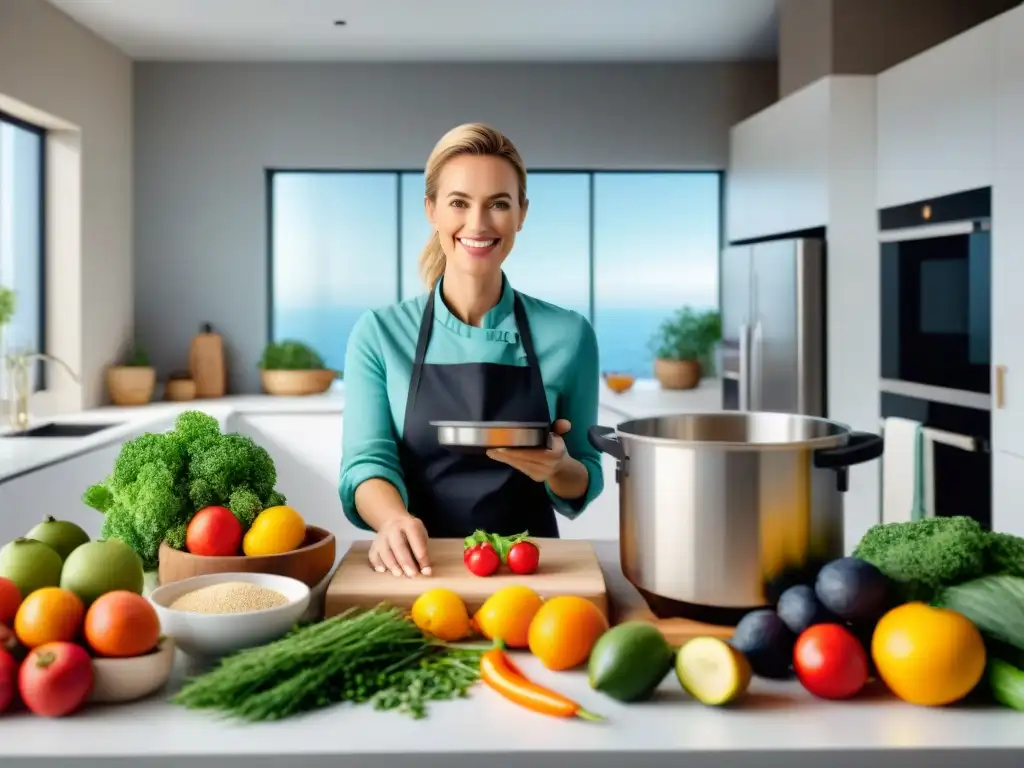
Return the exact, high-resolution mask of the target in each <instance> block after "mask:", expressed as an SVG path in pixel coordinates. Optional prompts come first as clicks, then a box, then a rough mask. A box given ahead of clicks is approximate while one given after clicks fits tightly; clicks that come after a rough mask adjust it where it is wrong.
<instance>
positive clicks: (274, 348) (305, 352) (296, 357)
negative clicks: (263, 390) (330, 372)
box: [259, 341, 325, 371]
mask: <svg viewBox="0 0 1024 768" xmlns="http://www.w3.org/2000/svg"><path fill="white" fill-rule="evenodd" d="M259 367H260V368H261V369H263V370H264V371H319V370H323V369H324V368H325V366H324V359H323V358H322V357H321V356H320V354H319V353H318V352H317V351H316V350H315V349H313V348H312V347H310V346H309V345H308V344H303V343H302V342H301V341H276V342H271V343H270V344H268V345H267V346H266V348H265V349H264V350H263V356H262V357H261V358H260V363H259Z"/></svg>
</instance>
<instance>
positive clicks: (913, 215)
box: [879, 188, 992, 409]
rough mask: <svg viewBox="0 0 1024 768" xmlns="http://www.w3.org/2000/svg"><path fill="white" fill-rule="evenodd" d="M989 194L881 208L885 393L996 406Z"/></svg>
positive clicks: (972, 405) (974, 406)
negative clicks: (993, 395)
mask: <svg viewBox="0 0 1024 768" xmlns="http://www.w3.org/2000/svg"><path fill="white" fill-rule="evenodd" d="M991 210H992V201H991V191H990V190H989V189H987V188H986V189H976V190H971V191H968V192H962V193H958V194H955V195H949V196H946V197H941V198H936V199H933V200H926V201H920V202H917V203H912V204H909V205H901V206H897V207H894V208H887V209H883V210H881V211H880V212H879V240H880V247H881V379H882V383H881V389H882V391H883V392H888V393H891V394H894V395H903V396H906V397H911V398H916V399H920V400H924V401H928V402H936V403H946V404H947V405H952V406H962V407H967V408H972V409H977V408H982V409H987V408H990V407H991V383H990V376H991V374H990V366H991V267H990V260H991V218H990V217H991Z"/></svg>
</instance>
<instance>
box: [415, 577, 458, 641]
mask: <svg viewBox="0 0 1024 768" xmlns="http://www.w3.org/2000/svg"><path fill="white" fill-rule="evenodd" d="M411 613H412V621H413V623H414V624H415V625H416V626H417V627H419V628H420V629H421V630H423V631H424V632H426V633H427V634H430V635H433V636H434V637H436V638H438V639H439V640H444V641H446V642H449V643H451V642H455V641H456V640H462V639H463V638H465V637H468V636H469V634H470V632H471V631H472V629H471V628H470V625H469V612H468V611H467V610H466V604H465V603H464V602H462V598H461V597H459V596H458V595H457V594H455V593H454V592H452V590H450V589H441V588H438V589H428V590H427V591H426V592H424V593H423V594H422V595H420V596H419V597H417V598H416V602H414V603H413V604H412V611H411Z"/></svg>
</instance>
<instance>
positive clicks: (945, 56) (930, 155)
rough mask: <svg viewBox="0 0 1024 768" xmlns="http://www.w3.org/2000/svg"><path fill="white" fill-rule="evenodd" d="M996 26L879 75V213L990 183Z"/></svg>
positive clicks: (995, 21)
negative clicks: (890, 208) (883, 209)
mask: <svg viewBox="0 0 1024 768" xmlns="http://www.w3.org/2000/svg"><path fill="white" fill-rule="evenodd" d="M1001 21H1002V19H1001V17H997V18H995V19H992V20H990V21H988V22H985V23H984V24H980V25H978V26H976V27H973V28H971V29H969V30H967V31H966V32H963V33H962V34H960V35H957V36H956V37H954V38H951V39H949V40H947V41H945V42H943V43H941V44H940V45H937V46H935V47H934V48H930V49H928V50H927V51H924V52H923V53H920V54H918V55H917V56H914V57H912V58H910V59H907V60H906V61H904V62H901V63H900V64H897V65H896V66H894V67H892V68H891V69H888V70H886V71H885V72H882V73H881V74H880V75H878V83H877V96H878V113H877V120H878V160H877V174H878V175H877V184H878V187H877V196H878V200H877V203H878V204H877V207H878V208H887V207H890V206H894V205H900V204H903V203H910V202H914V201H916V200H922V199H926V198H931V197H936V196H939V195H946V194H950V193H953V192H960V191H964V190H968V189H975V188H978V187H987V186H990V185H991V184H992V182H993V174H994V172H995V167H996V162H995V152H994V149H993V135H994V125H993V121H994V114H995V101H996V47H997V36H998V35H997V29H998V27H999V26H1000V24H1001Z"/></svg>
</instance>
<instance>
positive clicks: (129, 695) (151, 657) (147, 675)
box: [88, 637, 174, 704]
mask: <svg viewBox="0 0 1024 768" xmlns="http://www.w3.org/2000/svg"><path fill="white" fill-rule="evenodd" d="M173 666H174V640H173V639H172V638H169V637H164V638H161V640H160V644H159V645H158V646H157V647H156V650H155V651H153V652H152V653H147V654H145V655H143V656H133V657H131V658H126V659H108V658H99V659H93V660H92V674H93V684H92V692H91V693H90V694H89V698H88V701H89V702H91V703H94V704H116V703H119V702H123V701H135V700H136V699H141V698H143V697H144V696H149V695H150V694H151V693H155V692H156V691H158V690H160V689H161V688H163V687H164V686H165V685H166V684H167V681H168V680H169V679H170V677H171V668H172V667H173Z"/></svg>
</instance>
